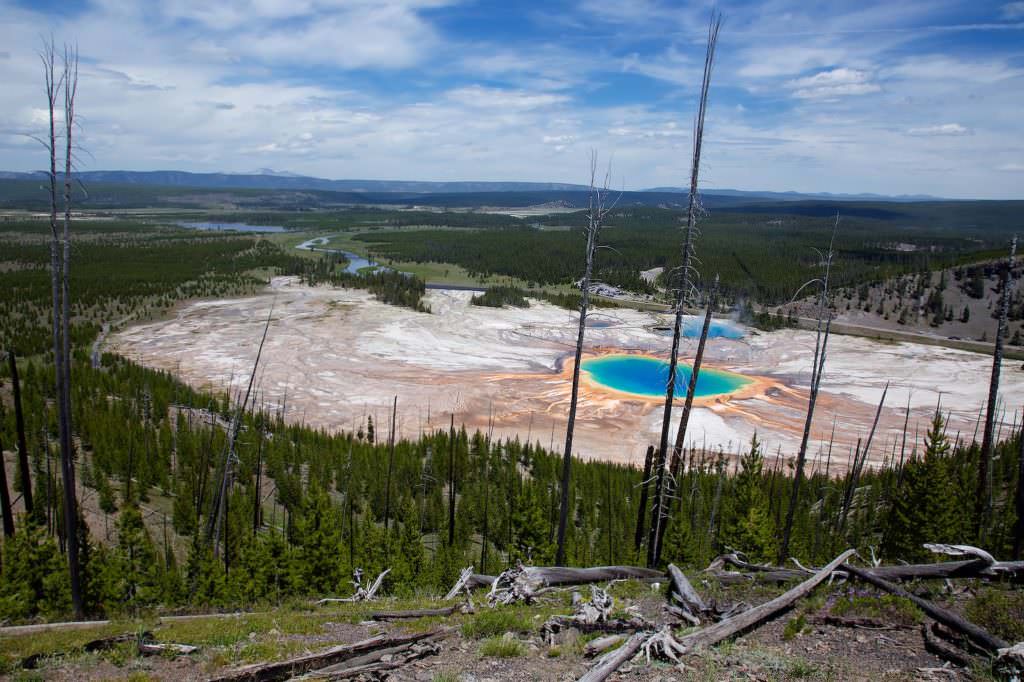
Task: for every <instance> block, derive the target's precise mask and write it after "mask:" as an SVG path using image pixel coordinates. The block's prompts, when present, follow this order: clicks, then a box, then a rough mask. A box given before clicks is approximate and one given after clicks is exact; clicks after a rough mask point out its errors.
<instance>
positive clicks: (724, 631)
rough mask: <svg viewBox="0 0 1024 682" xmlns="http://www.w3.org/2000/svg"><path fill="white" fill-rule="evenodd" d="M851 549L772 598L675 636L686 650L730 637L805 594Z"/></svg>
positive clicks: (769, 616)
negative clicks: (711, 623) (686, 633)
mask: <svg viewBox="0 0 1024 682" xmlns="http://www.w3.org/2000/svg"><path fill="white" fill-rule="evenodd" d="M854 553H855V552H854V550H852V549H848V550H846V551H845V552H843V553H842V554H840V555H839V556H838V557H836V558H835V559H833V560H832V561H831V562H830V563H829V564H828V565H827V566H825V567H824V568H823V569H821V570H820V571H818V572H817V573H815V574H814V575H812V576H810V577H809V578H807V579H806V580H804V581H803V582H802V583H800V584H799V585H796V586H795V587H793V588H792V589H790V590H788V591H787V592H785V593H783V594H781V595H779V596H778V597H776V598H775V599H772V600H771V601H768V602H765V603H764V604H759V605H758V606H754V607H752V608H749V609H747V610H746V611H742V612H741V613H738V614H736V615H735V616H733V617H732V618H726V619H725V620H723V621H719V622H718V623H715V624H714V625H709V626H708V627H706V628H702V629H700V630H697V631H696V632H693V633H691V634H689V635H686V636H685V637H683V638H682V639H681V640H679V643H680V644H682V645H683V646H684V647H686V649H687V651H693V650H695V649H697V648H699V647H703V646H712V645H714V644H717V643H718V642H721V641H722V640H725V639H728V638H729V637H732V636H733V635H736V634H738V633H740V632H743V631H744V630H746V629H748V628H750V627H753V626H754V625H759V624H761V623H763V622H764V621H766V620H768V619H769V618H771V617H772V616H774V615H775V614H777V613H779V612H780V611H782V610H784V609H786V608H788V607H789V606H790V605H792V604H793V602H795V601H796V600H798V599H800V598H802V597H805V596H807V595H808V594H809V593H810V592H811V591H812V590H813V589H814V588H815V587H817V586H818V585H819V584H821V583H822V582H823V581H824V580H825V579H827V578H828V577H829V576H830V575H831V574H832V572H833V571H834V570H836V569H837V568H838V567H839V566H841V565H843V563H844V562H845V561H846V560H847V559H849V558H850V557H851V556H853V555H854Z"/></svg>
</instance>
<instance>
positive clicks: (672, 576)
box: [668, 564, 708, 625]
mask: <svg viewBox="0 0 1024 682" xmlns="http://www.w3.org/2000/svg"><path fill="white" fill-rule="evenodd" d="M668 577H669V580H671V581H672V589H670V590H669V601H671V600H673V599H674V600H675V601H677V602H679V604H680V606H681V607H682V610H683V612H684V615H683V617H684V618H685V620H687V621H689V622H690V623H691V624H693V625H699V624H700V619H701V618H702V617H703V616H704V614H705V613H707V611H708V606H707V604H705V603H704V600H703V599H701V598H700V595H699V594H697V590H695V589H693V585H691V584H690V581H689V580H687V579H686V576H685V575H684V574H683V572H682V571H681V570H679V567H678V566H676V565H675V564H669V565H668ZM694 621H696V622H694Z"/></svg>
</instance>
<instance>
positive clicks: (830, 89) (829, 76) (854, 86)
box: [786, 68, 882, 99]
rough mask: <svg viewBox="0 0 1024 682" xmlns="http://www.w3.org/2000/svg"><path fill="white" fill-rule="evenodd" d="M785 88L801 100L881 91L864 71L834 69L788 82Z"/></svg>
mask: <svg viewBox="0 0 1024 682" xmlns="http://www.w3.org/2000/svg"><path fill="white" fill-rule="evenodd" d="M786 87H788V88H790V89H791V90H792V91H793V96H794V97H799V98H801V99H833V98H836V97H846V96H851V95H867V94H870V93H873V92H879V91H881V89H882V88H881V86H879V85H878V83H875V82H873V81H872V79H871V74H869V73H868V72H866V71H860V70H858V69H849V68H836V69H829V70H827V71H819V72H818V73H816V74H814V75H813V76H806V77H804V78H797V79H795V80H791V81H788V82H787V83H786Z"/></svg>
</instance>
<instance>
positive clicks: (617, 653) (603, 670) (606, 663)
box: [579, 632, 651, 682]
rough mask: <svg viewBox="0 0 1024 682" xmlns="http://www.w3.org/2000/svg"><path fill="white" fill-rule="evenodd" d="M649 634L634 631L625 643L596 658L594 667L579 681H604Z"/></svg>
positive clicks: (631, 655) (629, 657)
mask: <svg viewBox="0 0 1024 682" xmlns="http://www.w3.org/2000/svg"><path fill="white" fill-rule="evenodd" d="M650 636H651V633H650V632H634V633H633V635H632V636H631V637H630V638H629V639H627V640H626V642H625V644H623V645H622V646H620V647H619V648H618V649H615V650H614V651H609V652H608V653H606V654H605V655H604V656H602V657H601V658H599V659H597V663H596V664H595V665H594V667H593V668H591V669H590V670H588V671H587V672H586V673H584V675H583V676H582V677H581V678H580V679H579V682H604V680H606V679H608V676H609V675H611V674H612V673H614V672H615V671H616V670H618V669H619V667H620V666H621V665H622V664H623V663H625V662H626V661H628V660H630V659H631V658H633V656H635V655H636V652H638V651H640V647H641V646H643V643H644V642H645V641H647V639H648V638H649V637H650Z"/></svg>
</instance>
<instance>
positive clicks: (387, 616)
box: [370, 606, 458, 621]
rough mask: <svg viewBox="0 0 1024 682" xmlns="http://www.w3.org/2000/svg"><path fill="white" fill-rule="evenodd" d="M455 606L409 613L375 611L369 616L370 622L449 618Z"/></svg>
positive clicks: (417, 610) (416, 610) (414, 610)
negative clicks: (433, 617)
mask: <svg viewBox="0 0 1024 682" xmlns="http://www.w3.org/2000/svg"><path fill="white" fill-rule="evenodd" d="M457 608H458V607H457V606H444V607H442V608H439V609H413V610H410V611H375V612H373V613H371V614H370V620H384V621H390V620H411V619H414V618H427V617H430V616H450V615H452V614H453V613H455V611H456V609H457Z"/></svg>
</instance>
